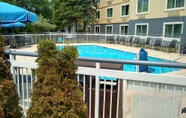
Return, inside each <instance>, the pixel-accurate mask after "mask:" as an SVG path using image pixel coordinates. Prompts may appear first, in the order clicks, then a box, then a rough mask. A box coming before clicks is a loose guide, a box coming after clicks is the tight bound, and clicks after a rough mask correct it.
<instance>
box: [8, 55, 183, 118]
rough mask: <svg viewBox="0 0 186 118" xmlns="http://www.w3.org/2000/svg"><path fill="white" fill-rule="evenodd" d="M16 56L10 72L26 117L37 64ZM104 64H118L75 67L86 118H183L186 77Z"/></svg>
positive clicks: (11, 58) (12, 58) (132, 62)
mask: <svg viewBox="0 0 186 118" xmlns="http://www.w3.org/2000/svg"><path fill="white" fill-rule="evenodd" d="M18 53H19V52H16V54H18ZM19 55H21V53H20V54H19ZM28 55H29V54H27V55H26V56H28ZM15 56H16V55H15V54H13V52H12V54H10V62H11V66H12V67H11V71H12V73H13V78H14V82H15V83H16V87H17V92H18V95H19V97H20V105H21V106H22V107H23V111H24V113H25V114H26V111H27V109H28V108H29V106H30V102H31V101H30V98H31V96H30V93H31V91H32V90H33V83H34V82H35V81H37V77H36V75H35V74H34V72H33V71H32V70H33V69H35V68H37V63H35V62H27V61H19V60H16V59H15ZM21 56H24V55H23V54H22V55H21ZM30 56H32V55H30ZM81 59H82V58H81ZM84 60H86V59H84ZM88 61H90V59H89V60H88ZM93 61H96V60H93ZM104 61H105V62H109V63H110V62H112V63H119V62H118V61H115V62H113V61H112V60H106V59H105V60H100V61H98V60H97V61H96V63H95V64H96V65H95V67H82V66H78V70H77V72H76V73H77V81H78V82H79V83H81V85H82V91H83V96H82V97H83V100H84V102H87V104H88V111H89V118H185V116H184V114H182V113H181V111H182V108H184V107H186V96H185V95H186V91H185V90H186V88H185V87H186V77H182V76H170V75H163V74H150V73H149V74H148V73H139V72H127V71H122V70H111V69H101V68H100V62H101V63H102V62H104ZM125 62H126V63H127V64H129V63H131V64H134V63H136V64H140V63H141V64H145V63H146V65H148V64H149V65H152V64H153V65H157V66H160V65H165V66H168V67H171V66H172V67H182V68H186V64H179V63H172V64H171V63H165V64H164V63H155V62H145V61H143V62H140V61H130V62H127V61H125ZM120 63H121V62H120ZM100 76H104V79H103V80H101V79H100ZM107 77H110V78H111V79H110V80H108V78H107ZM114 78H117V79H116V80H115V79H114Z"/></svg>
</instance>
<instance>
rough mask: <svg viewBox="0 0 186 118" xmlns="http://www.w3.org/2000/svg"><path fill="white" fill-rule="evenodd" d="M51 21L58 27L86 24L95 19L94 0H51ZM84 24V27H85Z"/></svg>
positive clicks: (69, 27)
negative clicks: (52, 9)
mask: <svg viewBox="0 0 186 118" xmlns="http://www.w3.org/2000/svg"><path fill="white" fill-rule="evenodd" d="M53 6H54V7H53V8H54V12H53V17H52V21H53V22H54V23H55V24H56V25H57V26H58V28H59V29H64V28H65V27H68V29H69V30H70V29H71V27H72V26H76V27H77V26H78V25H85V26H86V25H88V24H91V23H93V22H94V21H95V14H96V8H97V4H96V3H95V0H53ZM85 26H84V27H85Z"/></svg>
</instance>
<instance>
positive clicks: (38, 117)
mask: <svg viewBox="0 0 186 118" xmlns="http://www.w3.org/2000/svg"><path fill="white" fill-rule="evenodd" d="M38 56H39V60H38V61H37V62H38V65H39V66H38V69H37V70H36V74H37V82H36V83H34V90H33V93H32V100H31V107H30V108H29V110H28V112H27V117H28V118H45V117H46V118H49V117H51V118H58V117H60V118H86V117H87V106H86V104H85V103H84V102H83V99H82V92H81V91H80V89H79V88H78V84H77V81H76V80H75V70H76V68H77V67H76V66H75V64H74V60H75V59H77V57H78V52H77V49H76V48H75V47H73V46H69V47H64V49H63V50H62V51H58V49H57V48H56V46H55V44H54V42H52V41H50V40H45V41H40V42H39V45H38Z"/></svg>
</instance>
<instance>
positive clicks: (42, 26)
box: [32, 14, 56, 32]
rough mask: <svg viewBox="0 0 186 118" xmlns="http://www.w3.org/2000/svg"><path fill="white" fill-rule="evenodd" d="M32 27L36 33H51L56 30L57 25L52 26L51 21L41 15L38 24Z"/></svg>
mask: <svg viewBox="0 0 186 118" xmlns="http://www.w3.org/2000/svg"><path fill="white" fill-rule="evenodd" d="M32 26H33V27H34V31H35V32H43V31H49V30H54V29H55V28H56V25H53V24H50V23H49V20H48V19H46V18H44V17H43V16H42V15H41V14H40V15H39V18H38V22H36V23H33V24H32Z"/></svg>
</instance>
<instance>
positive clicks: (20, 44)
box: [15, 36, 24, 46]
mask: <svg viewBox="0 0 186 118" xmlns="http://www.w3.org/2000/svg"><path fill="white" fill-rule="evenodd" d="M15 39H16V42H17V44H18V45H19V46H24V42H23V40H22V37H21V36H15Z"/></svg>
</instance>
